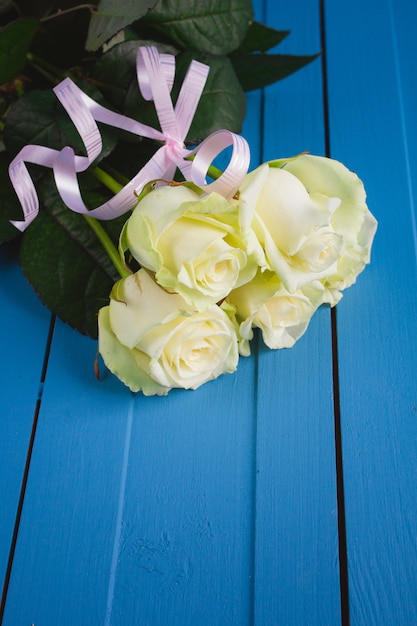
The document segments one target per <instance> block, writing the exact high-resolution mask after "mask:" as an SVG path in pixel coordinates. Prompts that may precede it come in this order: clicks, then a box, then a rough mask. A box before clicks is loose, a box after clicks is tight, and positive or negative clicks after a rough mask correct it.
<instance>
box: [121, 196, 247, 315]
mask: <svg viewBox="0 0 417 626" xmlns="http://www.w3.org/2000/svg"><path fill="white" fill-rule="evenodd" d="M246 235H247V233H246V234H244V233H243V231H242V230H241V227H240V224H239V205H238V203H237V202H236V201H231V202H229V201H228V200H226V199H225V198H223V197H222V196H221V195H219V194H217V193H211V194H208V195H205V196H200V195H199V194H198V193H196V192H195V191H193V190H192V189H190V188H188V187H186V186H184V185H180V186H164V187H158V188H156V189H154V190H153V191H151V192H150V193H148V194H147V195H146V196H144V197H143V198H142V199H141V200H140V202H139V203H138V204H137V206H136V208H135V209H134V211H133V213H132V215H131V217H130V218H129V219H128V220H127V223H126V226H125V229H124V232H123V233H122V239H121V241H122V243H123V247H124V248H125V249H129V250H130V252H131V254H132V255H133V257H134V258H135V259H136V260H137V261H138V262H139V263H140V264H141V266H142V267H145V268H147V269H149V270H151V271H152V272H155V279H156V281H157V283H158V284H160V285H161V286H162V287H164V288H166V289H167V290H168V291H172V292H177V293H179V294H181V295H182V296H183V298H184V299H185V300H186V301H187V302H188V303H190V304H191V305H192V306H194V307H195V308H197V309H199V310H203V309H204V308H205V307H206V306H208V305H210V304H213V303H216V302H219V301H220V300H222V299H223V298H225V297H226V296H227V294H228V293H229V291H230V290H231V289H233V288H234V287H236V286H238V285H241V284H243V283H245V282H247V281H248V280H250V279H251V278H252V277H253V276H254V275H255V273H256V270H257V262H256V260H255V259H254V258H253V257H252V256H251V255H250V254H248V253H247V249H248V247H247V243H248V241H247V240H246ZM249 236H250V233H249ZM252 237H253V238H254V239H255V237H254V235H253V233H252Z"/></svg>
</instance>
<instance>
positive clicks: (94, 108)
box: [9, 47, 250, 231]
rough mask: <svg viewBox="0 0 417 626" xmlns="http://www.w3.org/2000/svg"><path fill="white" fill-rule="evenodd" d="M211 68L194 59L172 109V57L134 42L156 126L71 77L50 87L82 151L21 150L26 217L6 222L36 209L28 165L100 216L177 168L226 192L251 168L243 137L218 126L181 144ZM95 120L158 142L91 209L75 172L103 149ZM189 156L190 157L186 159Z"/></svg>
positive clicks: (17, 174) (30, 216) (16, 167)
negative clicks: (214, 175)
mask: <svg viewBox="0 0 417 626" xmlns="http://www.w3.org/2000/svg"><path fill="white" fill-rule="evenodd" d="M209 69H210V68H209V67H208V66H207V65H204V64H202V63H199V62H198V61H192V63H191V64H190V67H189V68H188V71H187V74H186V76H185V79H184V82H183V84H182V86H181V90H180V93H179V96H178V99H177V102H176V105H175V108H174V106H173V103H172V100H171V96H170V93H171V89H172V85H173V82H174V74H175V57H174V56H173V55H169V54H159V53H158V51H157V49H156V48H155V47H141V48H138V52H137V78H138V83H139V88H140V90H141V93H142V95H143V97H144V98H145V99H146V100H153V101H154V104H155V108H156V112H157V115H158V119H159V123H160V126H161V130H160V131H159V130H156V129H155V128H152V127H150V126H147V125H145V124H141V123H140V122H137V121H136V120H133V119H131V118H129V117H126V116H124V115H120V114H118V113H115V112H113V111H110V110H109V109H106V108H105V107H103V106H101V105H99V104H98V103H97V102H95V101H94V100H93V99H92V98H90V97H89V96H87V95H86V94H85V93H84V92H83V91H82V90H81V89H79V88H78V87H77V86H76V85H75V84H74V83H73V82H72V80H71V79H69V78H66V79H65V80H63V81H62V82H61V83H59V85H57V86H56V87H55V88H54V92H55V94H56V96H57V97H58V99H59V101H60V102H61V104H62V105H63V107H64V108H65V109H66V111H67V113H68V115H69V116H70V118H71V120H72V122H73V124H74V125H75V127H76V128H77V130H78V132H79V134H80V136H81V138H82V140H83V142H84V145H85V149H86V153H87V156H79V155H76V154H75V153H74V150H73V149H72V148H71V147H69V146H66V147H64V148H62V150H60V151H58V150H54V149H52V148H47V147H44V146H38V145H27V146H25V147H24V148H22V150H21V151H20V152H19V154H18V155H17V156H16V157H15V158H14V159H13V161H12V162H11V163H10V166H9V176H10V179H11V182H12V184H13V186H14V189H15V191H16V194H17V196H18V198H19V200H20V203H21V205H22V209H23V214H24V220H23V221H12V222H11V223H12V224H13V225H14V226H16V228H18V229H19V230H21V231H23V230H25V228H27V226H28V225H29V224H30V223H31V222H32V221H33V220H34V219H35V217H36V216H37V214H38V212H39V200H38V196H37V194H36V189H35V186H34V184H33V182H32V179H31V177H30V174H29V172H28V169H27V167H26V165H25V163H35V164H37V165H43V166H45V167H49V168H51V169H53V171H54V177H55V183H56V186H57V189H58V191H59V194H60V196H61V198H62V200H63V201H64V203H65V204H66V205H67V207H68V208H70V209H71V210H72V211H75V212H76V213H88V215H90V216H92V217H95V218H97V219H100V220H109V219H113V218H116V217H119V216H120V215H122V214H123V213H125V212H126V211H128V210H129V209H131V208H132V207H133V206H134V205H135V204H136V202H137V198H136V196H137V195H138V194H139V193H140V191H141V190H142V189H143V187H144V186H145V185H146V183H148V182H149V181H152V180H157V179H168V180H169V179H172V178H173V176H174V173H175V170H176V168H177V167H178V168H179V169H180V170H181V172H182V174H183V176H184V178H185V179H186V180H189V181H192V182H193V183H195V184H196V185H198V186H199V187H201V188H203V189H204V190H205V191H206V192H211V191H216V192H218V193H220V194H222V195H223V196H225V197H227V198H231V197H232V196H233V195H234V194H235V193H236V191H237V189H238V188H239V186H240V184H241V182H242V180H243V178H244V176H245V174H246V172H247V170H248V167H249V158H250V153H249V146H248V144H247V142H246V140H245V139H244V138H243V137H241V136H239V135H236V134H235V133H232V132H231V131H228V130H219V131H216V132H214V133H212V134H211V135H209V136H208V137H207V138H206V139H205V140H204V141H202V143H201V144H199V145H198V146H197V147H196V148H194V149H193V150H188V149H187V148H186V147H185V145H184V140H185V137H186V135H187V132H188V130H189V128H190V125H191V122H192V120H193V117H194V114H195V111H196V109H197V105H198V102H199V100H200V97H201V94H202V92H203V89H204V85H205V83H206V79H207V75H208V72H209ZM96 122H102V123H104V124H107V125H109V126H114V127H117V128H120V129H123V130H126V131H128V132H131V133H133V134H135V135H139V136H142V137H148V138H150V139H156V140H159V141H161V142H162V143H163V145H162V146H161V147H160V148H159V149H158V150H157V152H156V153H155V154H154V155H153V157H152V158H151V159H150V160H149V161H148V162H147V163H146V164H145V166H144V167H143V168H142V169H141V170H139V172H138V173H137V174H136V175H135V176H134V177H133V178H132V179H131V180H130V181H129V183H127V185H125V186H124V187H123V188H122V189H121V190H120V191H119V192H118V193H117V194H115V195H114V196H113V197H112V198H111V199H110V200H108V201H107V202H105V203H104V204H102V205H100V206H99V207H97V208H95V209H93V210H88V209H87V207H86V206H85V204H84V202H83V200H82V197H81V193H80V188H79V184H78V179H77V173H78V172H83V171H85V170H86V169H87V168H88V167H89V166H90V165H91V163H92V162H93V161H94V159H95V158H96V157H97V156H98V155H99V154H100V152H101V149H102V140H101V135H100V131H99V129H98V126H97V124H96ZM229 146H231V147H232V154H231V158H230V162H229V165H228V166H227V168H226V169H225V171H224V172H223V174H222V175H221V176H220V177H219V178H218V179H217V180H215V181H213V182H211V183H207V182H206V175H207V171H208V168H209V166H210V164H211V163H212V161H213V160H214V159H215V158H216V156H218V155H219V154H220V153H221V152H222V151H223V150H224V149H225V148H227V147H229ZM192 155H193V157H194V158H193V160H189V159H187V158H188V157H190V156H192Z"/></svg>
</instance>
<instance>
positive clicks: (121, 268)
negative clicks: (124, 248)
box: [83, 215, 131, 278]
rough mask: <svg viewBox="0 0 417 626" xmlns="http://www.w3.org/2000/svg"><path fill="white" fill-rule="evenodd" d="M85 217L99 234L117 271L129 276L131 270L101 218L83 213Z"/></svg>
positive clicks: (121, 274)
mask: <svg viewBox="0 0 417 626" xmlns="http://www.w3.org/2000/svg"><path fill="white" fill-rule="evenodd" d="M83 217H84V219H85V221H86V222H87V224H88V225H89V226H90V227H91V228H92V230H93V231H94V232H95V234H96V235H97V237H98V239H99V240H100V242H101V244H102V246H103V248H104V249H105V251H106V252H107V254H108V256H109V259H110V260H111V262H112V263H113V265H114V267H115V268H116V269H117V271H118V272H119V274H120V276H121V277H122V278H126V276H129V275H130V274H131V272H130V271H129V270H128V269H127V267H125V265H124V264H123V263H122V261H121V259H120V256H119V252H118V250H117V248H116V246H115V245H114V243H113V242H112V240H111V239H110V237H109V235H108V234H107V233H106V231H105V230H104V228H103V226H102V225H101V223H100V222H99V220H96V219H94V218H93V217H91V216H90V215H83Z"/></svg>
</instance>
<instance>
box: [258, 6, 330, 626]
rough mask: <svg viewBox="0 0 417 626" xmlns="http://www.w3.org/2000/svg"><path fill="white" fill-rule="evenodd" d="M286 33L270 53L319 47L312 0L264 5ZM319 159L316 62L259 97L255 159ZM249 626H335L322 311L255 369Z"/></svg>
mask: <svg viewBox="0 0 417 626" xmlns="http://www.w3.org/2000/svg"><path fill="white" fill-rule="evenodd" d="M265 21H266V23H267V24H268V25H269V26H272V27H275V28H277V29H286V28H288V29H290V30H291V31H292V33H291V34H290V36H289V37H288V40H287V41H286V42H285V44H282V45H280V46H279V48H278V50H277V51H278V52H286V53H292V54H297V53H298V54H300V53H301V52H302V51H304V53H314V52H317V51H319V50H320V46H321V44H320V16H319V3H318V2H308V1H306V2H300V1H298V2H291V3H289V2H288V3H274V2H268V4H267V12H266V15H265ZM305 150H310V151H312V152H313V153H315V154H323V153H324V116H323V99H322V77H321V63H320V61H319V60H318V61H315V62H314V63H313V64H312V65H310V66H309V67H307V68H305V69H303V70H301V72H299V73H297V74H295V75H293V76H291V77H289V78H288V79H286V80H285V81H282V82H281V83H277V84H276V85H273V86H270V87H268V88H267V89H266V90H265V110H264V142H263V160H268V159H273V158H279V157H283V156H292V155H295V154H298V153H300V152H302V151H305ZM257 396H258V430H257V483H256V494H257V518H256V565H255V580H256V600H255V624H257V625H259V626H263V625H264V624H286V625H294V626H296V625H302V624H338V623H339V621H340V599H339V569H338V535H337V502H336V468H335V453H334V445H335V442H334V417H333V395H332V354H331V328H330V313H329V309H328V308H323V309H321V310H320V311H319V312H318V313H317V314H316V315H315V317H314V318H313V320H312V322H311V324H310V327H309V329H308V331H307V333H306V334H305V335H304V336H303V337H302V338H301V339H300V340H299V342H298V343H297V344H296V345H295V346H294V347H293V348H291V350H282V351H279V352H273V351H270V350H267V349H265V348H263V347H262V348H261V350H260V353H259V365H258V390H257Z"/></svg>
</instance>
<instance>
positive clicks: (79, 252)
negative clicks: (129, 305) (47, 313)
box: [19, 176, 122, 337]
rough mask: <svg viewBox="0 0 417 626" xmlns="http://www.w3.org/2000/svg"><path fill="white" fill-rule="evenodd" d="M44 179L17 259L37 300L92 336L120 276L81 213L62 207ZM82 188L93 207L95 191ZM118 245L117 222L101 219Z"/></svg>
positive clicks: (118, 228)
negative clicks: (39, 205)
mask: <svg viewBox="0 0 417 626" xmlns="http://www.w3.org/2000/svg"><path fill="white" fill-rule="evenodd" d="M51 178H52V177H51V176H50V177H48V181H46V182H45V184H44V186H43V188H42V196H43V197H44V198H45V206H44V210H42V211H41V212H40V213H39V215H38V216H37V217H36V219H35V220H34V221H33V222H32V224H31V225H30V226H29V227H28V229H27V230H26V231H25V232H24V234H23V237H22V243H21V246H20V254H19V260H20V264H21V266H22V270H23V272H24V274H25V275H26V277H27V279H28V281H29V282H30V284H31V285H32V287H33V289H34V290H35V292H36V293H37V294H38V296H39V298H40V300H41V301H42V302H43V303H44V304H45V305H46V306H47V307H48V308H49V309H50V310H51V311H53V312H54V313H56V314H57V315H58V316H59V317H60V318H61V319H62V320H63V321H64V322H67V323H68V324H70V326H72V327H73V328H75V329H77V330H78V331H79V332H81V333H83V334H86V335H89V336H90V337H97V313H98V311H99V309H100V308H101V307H102V306H105V305H106V304H108V301H109V294H110V291H111V289H112V286H113V284H114V283H115V282H116V280H118V278H120V277H119V275H118V273H117V272H116V270H115V268H114V267H113V265H112V263H111V261H110V260H109V258H108V257H107V254H106V253H105V251H104V249H103V247H102V245H101V243H100V242H99V240H98V239H97V237H96V235H95V234H94V232H93V231H92V229H91V227H90V226H89V225H88V224H87V222H86V220H85V219H84V218H83V216H82V215H79V214H77V213H73V212H72V211H70V210H69V209H67V208H66V207H65V206H64V205H63V203H62V201H61V199H60V198H59V196H58V193H57V191H56V189H55V185H54V183H53V181H52V180H51ZM91 186H93V188H90V189H89V190H87V191H84V194H83V196H84V198H85V200H86V203H87V202H88V203H89V204H91V206H92V207H94V206H96V205H97V204H98V203H99V202H100V201H102V199H100V196H99V195H98V194H97V191H96V190H95V189H94V184H93V185H91V183H90V187H91ZM102 224H103V226H104V228H105V229H106V231H107V232H108V233H109V234H110V235H111V237H112V239H113V241H114V242H115V245H116V247H117V239H118V235H119V232H120V230H121V224H122V222H121V220H112V221H111V222H102Z"/></svg>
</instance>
